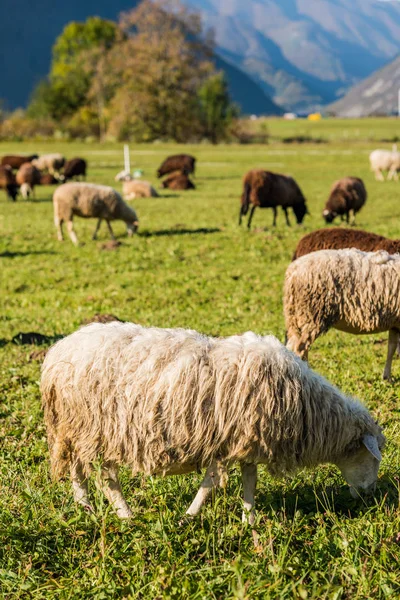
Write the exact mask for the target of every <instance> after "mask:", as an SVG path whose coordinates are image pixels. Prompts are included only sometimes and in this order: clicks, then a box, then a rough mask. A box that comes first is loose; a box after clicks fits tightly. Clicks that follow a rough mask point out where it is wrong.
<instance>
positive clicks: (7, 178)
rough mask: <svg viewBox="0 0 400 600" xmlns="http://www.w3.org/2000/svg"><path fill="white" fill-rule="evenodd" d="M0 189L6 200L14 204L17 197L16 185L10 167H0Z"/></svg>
mask: <svg viewBox="0 0 400 600" xmlns="http://www.w3.org/2000/svg"><path fill="white" fill-rule="evenodd" d="M0 189H1V190H5V192H6V194H7V198H10V199H11V200H13V202H15V200H16V199H17V195H18V184H17V181H16V179H15V175H14V173H13V170H12V168H11V167H10V165H0Z"/></svg>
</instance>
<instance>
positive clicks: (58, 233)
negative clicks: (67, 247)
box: [54, 216, 64, 242]
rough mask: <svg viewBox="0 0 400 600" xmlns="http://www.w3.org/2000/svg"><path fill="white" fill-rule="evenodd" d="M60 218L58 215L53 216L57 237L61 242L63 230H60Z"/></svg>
mask: <svg viewBox="0 0 400 600" xmlns="http://www.w3.org/2000/svg"><path fill="white" fill-rule="evenodd" d="M62 224H63V222H62V220H61V219H60V218H59V217H58V216H55V217H54V225H55V226H56V229H57V239H58V241H59V242H63V241H64V235H63V231H62Z"/></svg>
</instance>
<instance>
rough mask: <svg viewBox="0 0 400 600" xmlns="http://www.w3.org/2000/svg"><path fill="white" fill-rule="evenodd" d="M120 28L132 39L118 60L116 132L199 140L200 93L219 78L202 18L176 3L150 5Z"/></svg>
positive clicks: (123, 21)
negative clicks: (206, 83)
mask: <svg viewBox="0 0 400 600" xmlns="http://www.w3.org/2000/svg"><path fill="white" fill-rule="evenodd" d="M119 24H120V27H121V29H122V31H123V32H125V34H126V36H127V37H126V41H125V42H124V44H123V51H122V52H119V53H118V56H116V61H117V66H116V70H119V72H120V73H121V80H122V85H121V86H120V87H118V89H117V91H116V94H115V97H114V99H113V101H112V108H111V112H112V114H113V115H114V116H113V118H112V120H111V123H110V130H111V131H112V132H113V133H116V134H117V135H118V136H119V137H123V136H124V135H125V136H126V135H130V134H133V135H134V136H135V137H136V138H137V139H145V140H152V139H156V138H170V139H175V140H177V141H181V142H184V141H187V140H188V139H190V138H193V137H194V136H195V135H198V134H199V127H200V123H199V120H198V100H197V92H198V89H199V87H200V86H201V85H202V83H203V82H204V81H205V80H206V79H207V77H209V76H210V74H212V73H213V72H214V66H213V64H212V62H211V57H212V50H211V48H210V47H209V45H207V44H205V43H204V42H202V41H201V34H202V28H201V21H200V17H199V15H196V14H192V13H190V12H189V11H188V10H187V9H186V8H184V7H183V6H182V5H181V4H180V3H179V2H175V1H173V0H172V1H170V2H168V1H167V2H161V1H160V0H156V1H154V2H153V1H151V0H144V1H143V2H142V3H141V4H140V5H139V6H138V7H137V8H135V9H133V10H132V11H129V12H127V13H124V14H123V15H122V16H121V20H120V23H119ZM118 66H119V68H118Z"/></svg>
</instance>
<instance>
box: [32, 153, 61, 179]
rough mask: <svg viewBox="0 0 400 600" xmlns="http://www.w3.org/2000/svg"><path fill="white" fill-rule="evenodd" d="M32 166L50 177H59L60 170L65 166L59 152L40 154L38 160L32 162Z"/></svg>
mask: <svg viewBox="0 0 400 600" xmlns="http://www.w3.org/2000/svg"><path fill="white" fill-rule="evenodd" d="M32 164H33V166H34V167H36V168H37V169H39V171H48V172H49V173H50V174H51V175H55V174H57V175H59V174H60V171H61V169H62V168H63V166H64V165H65V158H64V156H63V155H62V154H60V153H59V152H54V153H53V154H42V156H39V158H35V159H34V160H32Z"/></svg>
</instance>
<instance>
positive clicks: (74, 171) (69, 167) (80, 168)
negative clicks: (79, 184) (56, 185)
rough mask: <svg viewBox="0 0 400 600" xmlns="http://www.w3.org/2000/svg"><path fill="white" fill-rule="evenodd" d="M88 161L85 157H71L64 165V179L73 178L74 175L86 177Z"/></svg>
mask: <svg viewBox="0 0 400 600" xmlns="http://www.w3.org/2000/svg"><path fill="white" fill-rule="evenodd" d="M86 169H87V163H86V160H85V159H83V158H79V157H77V158H71V159H70V160H67V162H66V163H65V165H64V181H68V179H73V178H74V177H81V176H82V177H83V179H85V178H86Z"/></svg>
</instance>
